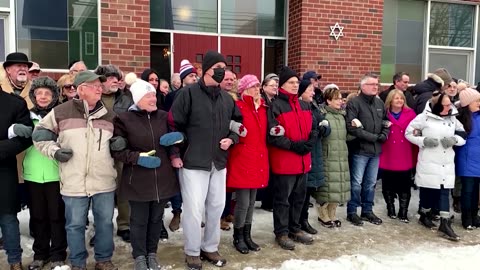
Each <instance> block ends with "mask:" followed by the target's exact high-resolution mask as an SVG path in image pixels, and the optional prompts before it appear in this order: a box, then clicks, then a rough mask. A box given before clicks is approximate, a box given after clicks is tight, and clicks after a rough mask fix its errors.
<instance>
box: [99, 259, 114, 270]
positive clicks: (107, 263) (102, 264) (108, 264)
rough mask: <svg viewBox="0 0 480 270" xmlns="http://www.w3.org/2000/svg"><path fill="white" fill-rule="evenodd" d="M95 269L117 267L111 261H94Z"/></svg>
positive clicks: (107, 269)
mask: <svg viewBox="0 0 480 270" xmlns="http://www.w3.org/2000/svg"><path fill="white" fill-rule="evenodd" d="M95 270H118V268H117V267H116V266H115V265H113V263H112V261H104V262H97V263H95Z"/></svg>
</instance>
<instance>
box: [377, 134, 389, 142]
mask: <svg viewBox="0 0 480 270" xmlns="http://www.w3.org/2000/svg"><path fill="white" fill-rule="evenodd" d="M386 140H387V136H385V135H384V134H378V136H377V141H379V142H381V143H384V142H385V141H386Z"/></svg>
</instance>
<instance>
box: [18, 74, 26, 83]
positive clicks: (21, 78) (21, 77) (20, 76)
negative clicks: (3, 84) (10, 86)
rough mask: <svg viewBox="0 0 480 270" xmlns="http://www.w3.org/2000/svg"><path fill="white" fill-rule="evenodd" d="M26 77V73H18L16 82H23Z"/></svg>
mask: <svg viewBox="0 0 480 270" xmlns="http://www.w3.org/2000/svg"><path fill="white" fill-rule="evenodd" d="M27 79H28V77H27V75H18V76H17V82H19V83H24V82H26V81H27Z"/></svg>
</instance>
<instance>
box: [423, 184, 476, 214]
mask: <svg viewBox="0 0 480 270" xmlns="http://www.w3.org/2000/svg"><path fill="white" fill-rule="evenodd" d="M450 191H451V189H445V188H443V185H442V186H441V187H440V189H436V188H424V187H420V194H419V195H420V208H423V209H426V210H429V209H438V210H440V216H442V215H441V214H442V213H441V212H445V214H444V217H445V218H446V217H448V213H449V212H450ZM477 194H478V193H477ZM477 202H478V201H477Z"/></svg>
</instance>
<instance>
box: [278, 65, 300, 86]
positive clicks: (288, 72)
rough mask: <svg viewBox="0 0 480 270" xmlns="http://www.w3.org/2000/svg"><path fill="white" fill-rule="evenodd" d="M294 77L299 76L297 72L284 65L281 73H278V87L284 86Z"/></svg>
mask: <svg viewBox="0 0 480 270" xmlns="http://www.w3.org/2000/svg"><path fill="white" fill-rule="evenodd" d="M292 77H298V76H297V73H296V72H295V71H293V70H292V69H291V68H289V67H287V66H284V67H283V68H282V70H280V73H279V74H278V78H279V80H278V87H281V88H283V85H284V84H285V83H286V82H287V81H288V80H289V79H290V78H292Z"/></svg>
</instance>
